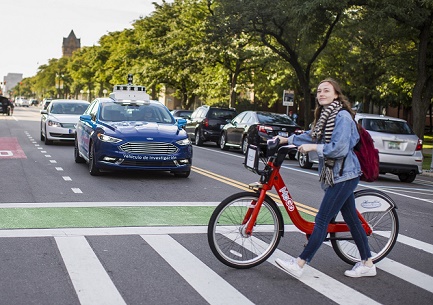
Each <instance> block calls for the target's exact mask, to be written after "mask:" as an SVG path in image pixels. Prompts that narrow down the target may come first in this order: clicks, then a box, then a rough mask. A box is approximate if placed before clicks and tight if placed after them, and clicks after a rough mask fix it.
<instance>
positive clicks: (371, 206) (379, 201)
mask: <svg viewBox="0 0 433 305" xmlns="http://www.w3.org/2000/svg"><path fill="white" fill-rule="evenodd" d="M354 195H355V206H356V209H357V210H358V211H359V212H360V213H361V214H362V213H365V212H386V211H389V210H392V209H396V208H397V206H396V204H395V202H394V201H393V200H392V199H391V197H389V196H388V195H387V194H385V193H383V192H381V191H378V190H373V189H366V190H360V191H356V192H355V193H354ZM335 220H336V221H343V216H342V215H341V212H339V213H338V215H337V216H336V217H335Z"/></svg>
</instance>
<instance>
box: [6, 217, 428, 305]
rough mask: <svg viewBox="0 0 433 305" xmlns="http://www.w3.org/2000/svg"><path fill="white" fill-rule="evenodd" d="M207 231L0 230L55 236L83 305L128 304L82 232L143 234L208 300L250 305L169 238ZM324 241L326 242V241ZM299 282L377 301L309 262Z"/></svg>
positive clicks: (403, 273) (410, 273)
mask: <svg viewBox="0 0 433 305" xmlns="http://www.w3.org/2000/svg"><path fill="white" fill-rule="evenodd" d="M206 230H207V227H206V226H180V227H116V228H65V229H31V230H0V238H1V237H9V238H13V237H54V240H55V241H56V246H57V248H58V250H59V252H60V254H61V257H62V260H63V262H64V264H65V266H66V270H67V272H68V274H69V276H70V279H71V282H72V284H73V287H74V289H75V291H76V294H77V296H78V298H79V301H80V303H81V304H82V305H88V304H89V305H90V304H108V305H110V304H113V305H114V304H116V305H117V304H127V303H126V301H125V300H124V298H123V297H122V295H121V293H120V292H119V291H118V288H116V285H115V284H114V282H113V279H112V278H111V277H110V275H109V274H108V272H107V270H105V267H104V265H103V263H102V262H101V261H100V259H99V258H98V256H97V254H96V253H94V250H93V249H92V247H91V246H90V244H89V242H88V240H87V239H86V236H92V237H97V236H110V235H111V236H115V235H116V236H127V235H128V236H129V235H139V236H141V238H142V239H143V240H144V241H145V242H146V243H147V244H148V245H150V246H151V247H152V248H153V249H154V250H155V251H156V253H157V254H158V255H159V256H160V257H162V258H163V259H164V260H165V261H166V262H167V263H168V264H169V265H170V266H171V267H172V268H173V270H174V271H175V272H176V273H178V274H179V275H180V276H181V277H182V278H183V279H184V280H185V281H186V282H187V283H188V284H189V285H190V286H191V287H193V289H194V290H195V291H196V292H197V293H198V294H199V295H200V296H201V297H203V299H204V300H206V301H207V302H208V303H209V304H212V305H219V304H221V305H222V304H254V302H252V301H251V300H250V299H249V298H248V297H247V296H245V295H244V294H243V293H241V292H240V291H239V290H238V289H237V287H235V286H233V284H230V283H228V282H227V281H226V279H224V278H223V277H222V276H221V275H219V274H217V273H216V272H215V271H214V270H213V269H211V268H210V267H208V266H207V265H206V264H205V263H204V262H202V261H201V260H200V259H199V258H198V257H197V256H195V255H194V253H192V252H191V251H190V250H188V249H186V248H185V247H184V246H183V245H182V244H180V243H179V242H178V241H176V240H175V239H174V238H173V236H174V235H176V234H206ZM285 231H286V232H299V231H298V230H297V229H296V228H295V227H294V226H292V225H286V226H285ZM399 240H401V241H402V244H404V245H406V246H410V247H413V248H414V249H419V251H424V252H427V253H429V254H431V253H430V252H429V250H430V249H431V246H432V245H430V244H428V243H420V242H419V241H417V240H415V239H411V238H408V237H405V236H403V235H401V236H399ZM326 244H328V245H329V243H326ZM206 246H207V245H206ZM290 257H291V256H290V255H288V254H287V253H285V252H283V251H281V250H279V249H277V250H276V251H275V252H274V254H273V255H272V256H271V257H270V258H269V259H268V262H269V263H270V264H272V265H274V266H276V265H275V263H274V261H275V259H276V258H282V259H288V258H290ZM275 268H278V267H275ZM377 268H379V269H382V270H383V271H385V272H387V273H388V274H390V275H393V276H395V277H397V278H398V279H400V280H402V281H406V282H408V283H411V284H413V285H416V286H418V287H420V288H422V289H424V290H425V291H427V292H428V293H432V296H433V277H432V276H430V275H428V274H425V273H422V272H420V271H418V270H415V269H413V268H411V267H408V266H405V265H404V264H401V263H399V262H396V261H394V260H391V259H388V258H385V259H383V260H382V261H381V262H379V263H378V264H377ZM299 281H300V282H302V283H303V284H304V285H306V287H308V288H309V289H312V290H314V291H315V292H317V293H320V294H321V295H323V297H326V298H327V299H329V300H331V301H332V302H335V303H336V304H379V303H380V302H378V301H377V300H374V299H373V298H372V297H371V296H367V295H364V294H363V293H361V292H359V291H357V290H356V289H355V288H352V287H350V286H348V285H347V284H346V283H343V282H341V281H339V280H337V279H334V278H332V277H331V276H329V275H327V274H325V273H323V272H321V271H320V270H318V269H315V268H313V267H311V266H307V267H306V269H305V271H304V274H303V276H302V277H301V278H300V279H299Z"/></svg>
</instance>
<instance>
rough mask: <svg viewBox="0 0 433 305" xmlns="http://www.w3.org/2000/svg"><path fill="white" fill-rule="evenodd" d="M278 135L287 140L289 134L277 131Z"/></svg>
mask: <svg viewBox="0 0 433 305" xmlns="http://www.w3.org/2000/svg"><path fill="white" fill-rule="evenodd" d="M278 135H279V136H282V137H286V138H287V137H288V136H289V133H288V132H287V131H279V132H278Z"/></svg>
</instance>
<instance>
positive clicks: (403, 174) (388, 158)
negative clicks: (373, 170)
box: [355, 113, 423, 182]
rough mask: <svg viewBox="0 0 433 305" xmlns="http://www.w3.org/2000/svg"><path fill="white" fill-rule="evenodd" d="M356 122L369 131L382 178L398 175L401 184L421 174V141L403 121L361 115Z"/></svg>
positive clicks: (357, 116) (372, 115)
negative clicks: (383, 176)
mask: <svg viewBox="0 0 433 305" xmlns="http://www.w3.org/2000/svg"><path fill="white" fill-rule="evenodd" d="M355 119H356V121H357V122H359V123H361V125H362V126H363V127H364V128H365V129H367V131H368V132H369V133H370V135H371V137H372V138H373V140H374V146H375V147H376V148H377V149H378V150H379V171H380V173H381V174H386V173H390V174H395V175H397V176H398V178H399V179H400V181H401V182H412V181H414V180H415V177H416V175H418V174H421V173H422V162H423V155H422V140H421V139H419V138H418V136H417V135H416V134H415V133H414V132H413V131H412V129H411V128H410V126H409V125H408V124H407V122H406V121H405V120H403V119H398V118H393V117H388V116H383V115H374V114H366V113H359V114H357V115H356V116H355Z"/></svg>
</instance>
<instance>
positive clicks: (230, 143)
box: [219, 111, 301, 159]
mask: <svg viewBox="0 0 433 305" xmlns="http://www.w3.org/2000/svg"><path fill="white" fill-rule="evenodd" d="M300 131H301V127H300V126H299V125H297V124H296V123H295V122H294V121H293V120H292V119H291V118H290V117H289V116H287V115H285V114H280V113H273V112H265V111H244V112H242V113H240V114H239V115H238V116H236V117H235V118H234V119H233V120H232V121H231V122H230V123H228V124H227V125H225V126H224V128H223V129H222V130H221V135H220V141H219V143H220V148H221V149H222V150H228V149H229V148H231V147H232V148H237V149H241V150H242V152H243V153H245V151H246V149H247V147H248V144H254V145H259V146H260V149H261V150H262V151H265V150H266V141H267V140H268V139H271V138H272V137H274V136H277V135H280V136H284V137H288V136H290V135H291V134H293V133H297V132H300ZM289 157H290V158H291V159H294V157H295V156H294V155H289Z"/></svg>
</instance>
